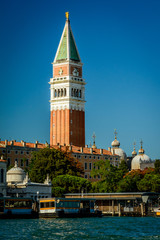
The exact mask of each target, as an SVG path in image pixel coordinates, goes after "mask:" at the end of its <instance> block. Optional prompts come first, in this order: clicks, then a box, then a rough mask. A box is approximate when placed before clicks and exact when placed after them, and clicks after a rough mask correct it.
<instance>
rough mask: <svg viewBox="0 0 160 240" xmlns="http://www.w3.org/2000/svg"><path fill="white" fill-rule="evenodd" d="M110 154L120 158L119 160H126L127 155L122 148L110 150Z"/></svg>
mask: <svg viewBox="0 0 160 240" xmlns="http://www.w3.org/2000/svg"><path fill="white" fill-rule="evenodd" d="M112 153H113V154H116V155H118V156H120V159H121V160H126V158H127V155H126V153H125V151H124V150H123V149H122V148H112Z"/></svg>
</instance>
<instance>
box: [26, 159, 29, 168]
mask: <svg viewBox="0 0 160 240" xmlns="http://www.w3.org/2000/svg"><path fill="white" fill-rule="evenodd" d="M28 164H29V159H27V160H26V167H28Z"/></svg>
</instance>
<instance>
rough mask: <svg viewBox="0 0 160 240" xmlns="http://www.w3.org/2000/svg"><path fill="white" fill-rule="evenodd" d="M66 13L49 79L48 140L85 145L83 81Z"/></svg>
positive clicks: (53, 143)
mask: <svg viewBox="0 0 160 240" xmlns="http://www.w3.org/2000/svg"><path fill="white" fill-rule="evenodd" d="M82 66H83V64H82V62H81V59H80V56H79V53H78V49H77V46H76V43H75V39H74V36H73V33H72V30H71V26H70V20H69V13H68V12H67V13H66V22H65V26H64V29H63V33H62V36H61V39H60V43H59V46H58V49H57V52H56V56H55V59H54V62H53V77H52V78H51V79H50V82H49V84H50V114H51V115H50V144H51V145H57V144H61V145H64V144H66V145H75V146H82V147H84V146H85V81H84V79H83V77H82Z"/></svg>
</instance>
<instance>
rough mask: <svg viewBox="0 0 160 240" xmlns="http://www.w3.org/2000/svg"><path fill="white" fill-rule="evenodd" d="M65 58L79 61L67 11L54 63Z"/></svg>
mask: <svg viewBox="0 0 160 240" xmlns="http://www.w3.org/2000/svg"><path fill="white" fill-rule="evenodd" d="M66 60H73V61H77V62H81V59H80V56H79V53H78V49H77V46H76V43H75V40H74V36H73V33H72V29H71V26H70V21H69V13H66V23H65V26H64V30H63V33H62V37H61V40H60V43H59V46H58V50H57V53H56V56H55V59H54V63H55V62H61V61H66Z"/></svg>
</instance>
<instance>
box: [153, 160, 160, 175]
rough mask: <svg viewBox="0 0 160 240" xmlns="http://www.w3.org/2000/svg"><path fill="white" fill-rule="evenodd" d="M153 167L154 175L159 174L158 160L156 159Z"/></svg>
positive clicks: (159, 164) (159, 161)
mask: <svg viewBox="0 0 160 240" xmlns="http://www.w3.org/2000/svg"><path fill="white" fill-rule="evenodd" d="M154 166H155V173H159V174H160V160H158V159H157V160H156V161H155V164H154Z"/></svg>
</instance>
